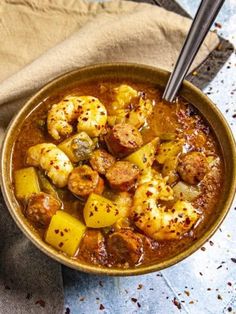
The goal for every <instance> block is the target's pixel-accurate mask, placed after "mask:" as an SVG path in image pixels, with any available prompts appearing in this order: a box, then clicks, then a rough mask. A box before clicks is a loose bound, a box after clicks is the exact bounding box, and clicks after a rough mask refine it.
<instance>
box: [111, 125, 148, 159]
mask: <svg viewBox="0 0 236 314" xmlns="http://www.w3.org/2000/svg"><path fill="white" fill-rule="evenodd" d="M105 141H106V144H107V147H108V149H109V151H110V152H111V153H112V154H113V155H115V156H117V157H120V158H121V157H125V156H127V155H129V154H131V153H133V152H134V151H135V150H137V149H138V148H139V147H141V146H142V144H143V139H142V135H141V133H140V132H139V130H138V129H137V128H136V127H134V126H132V125H130V124H116V125H115V126H114V127H113V128H112V130H111V131H110V132H109V133H108V134H107V135H106V137H105Z"/></svg>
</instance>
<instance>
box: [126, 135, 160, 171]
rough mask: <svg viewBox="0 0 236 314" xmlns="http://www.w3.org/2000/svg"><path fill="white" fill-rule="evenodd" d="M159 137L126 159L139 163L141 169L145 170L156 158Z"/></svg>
mask: <svg viewBox="0 0 236 314" xmlns="http://www.w3.org/2000/svg"><path fill="white" fill-rule="evenodd" d="M158 143H159V139H158V138H155V139H154V140H152V141H151V142H149V143H147V144H146V145H144V146H143V147H141V148H140V149H138V150H137V151H136V152H134V153H132V154H130V155H129V156H127V157H126V158H125V159H126V160H128V161H130V162H132V163H133V164H135V165H137V166H138V167H139V168H140V170H144V169H146V168H148V167H150V166H151V165H152V163H153V161H154V159H155V153H156V150H157V145H158Z"/></svg>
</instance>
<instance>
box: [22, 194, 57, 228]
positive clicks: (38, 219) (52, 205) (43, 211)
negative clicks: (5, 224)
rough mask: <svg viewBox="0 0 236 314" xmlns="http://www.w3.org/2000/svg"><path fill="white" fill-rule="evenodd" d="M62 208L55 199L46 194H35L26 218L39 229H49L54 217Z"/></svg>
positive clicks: (28, 205) (31, 199)
mask: <svg viewBox="0 0 236 314" xmlns="http://www.w3.org/2000/svg"><path fill="white" fill-rule="evenodd" d="M60 208H61V203H60V201H59V200H57V199H56V198H55V197H53V196H52V195H50V194H46V193H44V192H40V193H38V194H33V195H32V196H31V197H30V198H29V201H28V204H27V207H26V210H25V216H26V217H27V218H28V219H29V220H30V221H31V222H32V223H33V224H34V225H35V226H37V227H41V228H44V227H47V226H48V225H49V223H50V220H51V218H52V216H53V215H54V214H55V213H56V211H57V210H59V209H60Z"/></svg>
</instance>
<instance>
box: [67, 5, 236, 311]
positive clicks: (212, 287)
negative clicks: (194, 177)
mask: <svg viewBox="0 0 236 314" xmlns="http://www.w3.org/2000/svg"><path fill="white" fill-rule="evenodd" d="M179 2H180V4H181V5H183V7H185V9H186V10H187V11H188V12H189V13H190V14H191V15H194V13H195V11H196V8H197V6H198V4H199V2H200V0H192V1H189V0H180V1H179ZM217 21H218V22H219V23H221V24H222V28H221V29H220V30H219V31H218V32H219V34H220V35H223V36H224V37H225V38H227V39H229V40H230V41H231V42H232V43H234V45H235V46H236V0H228V1H226V3H225V5H224V6H223V8H222V11H221V13H220V14H219V17H218V18H217ZM204 91H205V92H210V93H211V94H210V95H209V97H210V98H211V99H212V100H213V101H214V102H215V103H216V104H217V106H218V107H219V109H220V110H221V111H222V113H223V114H224V115H225V117H226V118H227V120H228V122H229V124H230V125H231V127H232V129H233V131H234V134H236V119H235V118H233V115H235V114H236V56H235V53H234V54H232V56H231V57H230V59H229V60H228V62H227V63H226V64H225V65H224V67H223V68H222V70H221V71H220V72H219V73H218V75H217V76H216V78H215V79H214V80H213V81H212V82H211V84H209V85H208V87H207V88H206V89H205V90H204ZM211 241H212V242H210V243H207V244H206V245H205V246H204V247H205V250H198V251H197V252H196V253H195V254H193V255H192V256H191V257H189V258H187V259H186V260H184V261H182V262H181V263H179V264H178V265H176V266H173V267H170V268H168V269H166V270H164V271H161V272H158V273H153V274H149V275H143V276H137V277H126V278H122V277H120V278H118V277H116V278H115V277H102V276H91V275H87V274H84V273H80V272H76V271H73V270H70V269H68V268H66V267H63V276H64V287H65V309H66V307H68V308H70V313H72V314H75V313H76V314H83V313H84V314H95V313H106V314H108V313H109V314H110V313H112V314H124V313H126V314H131V313H140V314H171V313H191V314H205V313H212V314H220V313H236V263H234V262H233V261H232V260H231V258H236V202H234V204H233V206H232V208H231V211H230V213H229V215H228V216H227V218H226V220H225V221H224V223H223V225H222V227H221V228H220V230H219V231H218V232H217V233H216V234H215V235H214V237H213V238H212V239H211ZM212 243H214V244H213V245H212ZM141 285H142V286H141ZM140 287H142V288H141V289H138V288H140ZM132 298H134V299H133V300H132ZM174 298H176V300H177V302H176V305H177V304H178V303H179V304H181V309H179V308H178V307H177V306H176V305H174V303H173V300H174ZM135 299H137V300H138V301H137V302H134V301H135ZM101 304H102V305H103V306H104V309H100V306H101ZM101 308H102V307H101Z"/></svg>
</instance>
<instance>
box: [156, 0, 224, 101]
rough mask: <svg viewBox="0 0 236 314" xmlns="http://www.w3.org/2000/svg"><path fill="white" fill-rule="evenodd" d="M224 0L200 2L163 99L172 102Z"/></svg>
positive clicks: (203, 0)
mask: <svg viewBox="0 0 236 314" xmlns="http://www.w3.org/2000/svg"><path fill="white" fill-rule="evenodd" d="M223 3H224V0H202V2H201V4H200V6H199V8H198V11H197V13H196V15H195V17H194V20H193V22H192V25H191V27H190V30H189V32H188V35H187V38H186V40H185V42H184V45H183V48H182V50H181V52H180V55H179V57H178V60H177V62H176V64H175V67H174V70H173V72H172V73H171V76H170V78H169V80H168V83H167V85H166V88H165V91H164V94H163V96H162V97H163V99H165V100H167V101H170V102H172V101H173V99H174V98H175V95H176V93H177V92H178V89H179V87H180V85H181V83H182V81H183V79H184V77H185V75H186V73H187V72H188V69H189V68H190V66H191V64H192V62H193V59H194V57H195V56H196V54H197V52H198V50H199V48H200V46H201V44H202V42H203V40H204V38H205V37H206V35H207V33H208V31H209V30H210V27H211V25H212V23H213V21H214V20H215V17H216V16H217V14H218V12H219V10H220V8H221V6H222V5H223Z"/></svg>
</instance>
